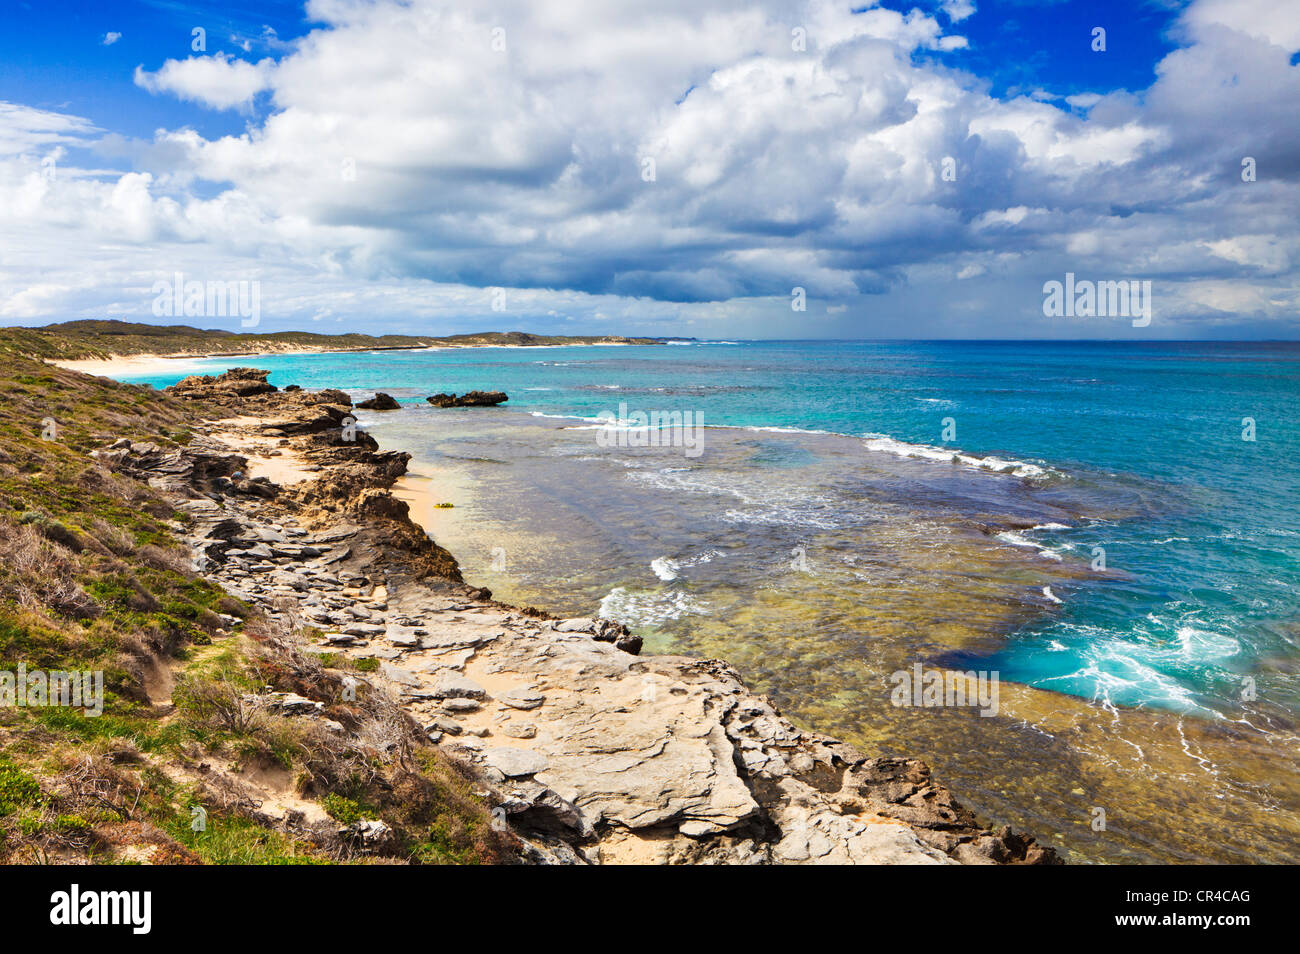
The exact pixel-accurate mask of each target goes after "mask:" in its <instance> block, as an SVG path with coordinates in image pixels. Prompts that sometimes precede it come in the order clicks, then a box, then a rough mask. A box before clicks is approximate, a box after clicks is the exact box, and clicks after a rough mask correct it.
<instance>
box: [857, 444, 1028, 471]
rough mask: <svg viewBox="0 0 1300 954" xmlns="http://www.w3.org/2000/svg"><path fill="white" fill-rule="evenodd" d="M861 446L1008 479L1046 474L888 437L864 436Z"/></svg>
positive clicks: (1020, 465) (1007, 462)
mask: <svg viewBox="0 0 1300 954" xmlns="http://www.w3.org/2000/svg"><path fill="white" fill-rule="evenodd" d="M863 442H864V443H865V444H866V446H867V449H868V450H874V451H883V452H885V453H888V454H893V455H895V456H896V457H913V458H919V459H921V460H932V461H936V462H944V463H954V464H964V465H965V466H967V467H975V468H978V469H980V470H991V471H993V472H994V473H998V474H1010V475H1011V476H1012V477H1043V476H1045V475H1046V474H1047V473H1048V471H1047V470H1046V469H1044V468H1042V467H1039V466H1038V465H1037V464H1029V463H1026V462H1025V461H1022V460H1003V459H1002V458H1000V457H975V456H973V455H971V454H965V453H962V452H961V451H960V450H955V449H953V448H948V447H934V446H932V445H930V444H911V443H908V442H907V441H900V440H898V439H897V438H894V437H890V436H889V435H888V434H864V435H863Z"/></svg>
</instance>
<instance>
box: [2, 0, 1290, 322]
mask: <svg viewBox="0 0 1300 954" xmlns="http://www.w3.org/2000/svg"><path fill="white" fill-rule="evenodd" d="M1280 7H1281V5H1278V4H1274V3H1270V2H1265V0H1191V2H1173V0H1171V2H1137V3H1132V2H1130V3H1118V2H1113V3H1112V2H1104V3H1103V2H1062V3H1044V2H999V3H993V2H987V0H985V2H980V0H943V2H931V3H919V4H915V5H913V4H904V3H897V2H894V0H887V2H885V3H883V4H858V5H853V4H840V3H834V2H828V0H805V2H799V3H793V4H792V3H777V2H772V3H764V2H746V3H740V2H734V0H692V2H686V0H680V2H679V0H660V2H656V3H645V2H640V0H629V2H627V3H624V4H618V5H610V4H605V3H598V2H596V0H569V2H565V3H559V2H541V3H537V2H534V3H524V2H522V0H503V2H502V3H500V4H497V5H495V6H493V7H492V8H491V9H490V10H489V9H488V8H487V7H485V6H483V5H466V4H461V5H457V4H454V3H452V4H447V3H435V2H426V0H311V2H310V3H302V2H288V0H265V2H252V0H237V2H234V3H207V2H177V0H121V2H115V3H94V4H92V3H88V2H75V0H45V2H39V3H38V2H17V3H10V4H9V5H8V6H7V7H6V10H5V13H4V29H3V30H0V199H3V200H5V201H4V202H3V203H0V229H3V230H4V231H5V233H6V234H5V238H6V244H5V247H6V248H7V249H9V251H8V252H7V253H5V254H4V255H3V257H0V319H4V320H6V321H7V323H22V324H39V323H44V322H46V321H55V320H64V319H68V318H80V317H104V316H108V317H121V318H123V319H129V320H162V321H171V320H173V316H168V315H158V314H156V312H157V308H156V307H155V299H156V297H157V296H156V295H155V294H154V293H153V289H154V287H155V286H156V284H157V282H158V281H160V280H162V279H164V278H166V279H167V280H170V279H171V277H172V276H174V275H175V274H176V273H178V272H179V273H182V274H183V275H184V276H185V280H186V281H198V282H221V283H225V282H231V281H252V282H257V283H258V287H259V290H260V315H259V317H258V321H259V326H260V327H262V328H263V329H264V330H274V329H277V328H289V327H313V328H319V330H358V331H374V330H399V329H400V330H410V331H423V330H429V331H458V330H474V329H482V328H497V327H519V328H529V329H533V330H539V331H558V332H566V331H569V332H574V333H579V332H582V333H589V332H618V333H622V332H626V333H654V334H691V335H696V336H700V337H738V336H743V337H769V336H771V337H790V336H815V337H839V338H842V337H858V336H862V337H891V336H898V337H917V336H927V337H965V338H971V337H986V336H987V337H998V338H1014V337H1119V338H1151V337H1156V338H1175V337H1217V338H1224V337H1227V338H1232V337H1296V336H1297V335H1298V334H1300V323H1298V322H1297V316H1296V308H1297V302H1298V301H1300V294H1298V290H1297V281H1296V270H1295V263H1296V261H1297V254H1298V253H1300V247H1298V245H1300V243H1297V236H1296V227H1295V224H1294V223H1295V222H1296V221H1297V218H1298V217H1297V214H1296V213H1297V212H1300V208H1297V206H1298V205H1300V203H1298V202H1297V197H1298V196H1297V181H1298V179H1300V136H1298V135H1297V133H1296V132H1295V126H1296V124H1295V123H1294V116H1293V114H1294V105H1293V104H1294V102H1296V100H1297V97H1298V96H1300V67H1297V66H1296V65H1295V64H1294V63H1293V62H1292V61H1293V60H1295V59H1296V54H1297V50H1298V49H1300V26H1297V24H1296V23H1295V22H1293V21H1295V20H1296V18H1295V17H1291V16H1288V15H1287V13H1286V11H1285V10H1284V9H1280ZM195 27H201V28H202V29H203V30H204V39H205V45H204V49H202V50H198V51H196V50H194V49H192V40H193V34H192V31H193V30H194V28H195ZM1095 27H1101V28H1103V29H1104V30H1105V31H1106V34H1105V47H1106V48H1105V50H1104V51H1096V50H1094V49H1092V46H1093V29H1094V28H1095ZM797 33H802V36H803V41H802V45H800V43H798V42H794V41H792V37H794V36H795V35H796V34H797ZM1247 157H1249V158H1250V160H1251V164H1252V168H1253V169H1254V170H1255V174H1254V177H1253V178H1251V179H1249V180H1246V179H1244V178H1243V175H1242V168H1243V166H1242V164H1243V162H1245V161H1246V159H1247ZM1067 272H1073V273H1075V274H1076V275H1077V276H1079V277H1080V278H1086V279H1095V280H1097V281H1106V280H1134V281H1137V280H1148V281H1151V282H1152V287H1153V289H1154V291H1153V299H1152V300H1153V302H1154V305H1155V308H1154V311H1155V316H1154V320H1153V321H1152V322H1151V324H1150V325H1149V326H1144V327H1134V326H1133V325H1132V324H1131V323H1129V322H1126V321H1119V320H1115V319H1114V318H1102V317H1100V316H1097V317H1094V318H1090V319H1084V320H1068V321H1062V320H1060V319H1059V318H1056V317H1053V316H1050V315H1047V314H1044V311H1043V301H1044V294H1043V286H1044V283H1045V282H1047V281H1050V280H1062V279H1063V278H1064V275H1065V273H1067ZM798 290H801V292H799V291H798ZM796 299H799V300H800V301H801V302H802V303H803V305H804V308H803V310H798V309H797V307H792V302H793V301H794V300H796ZM494 306H495V307H494ZM182 317H184V316H182ZM187 320H189V323H193V324H200V325H206V326H211V327H224V326H228V325H231V324H232V323H233V324H235V325H237V324H238V323H239V322H238V317H237V316H236V317H233V318H232V316H230V315H224V314H217V315H206V314H204V315H198V316H195V317H194V318H193V319H188V318H187Z"/></svg>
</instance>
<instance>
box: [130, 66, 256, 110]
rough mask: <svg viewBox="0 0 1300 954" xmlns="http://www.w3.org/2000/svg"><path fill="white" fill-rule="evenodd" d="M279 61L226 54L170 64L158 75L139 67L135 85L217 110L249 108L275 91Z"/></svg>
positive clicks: (158, 72)
mask: <svg viewBox="0 0 1300 954" xmlns="http://www.w3.org/2000/svg"><path fill="white" fill-rule="evenodd" d="M274 72H275V61H274V60H272V59H271V58H269V57H268V58H266V59H263V60H261V61H260V62H258V63H249V62H247V61H245V60H237V59H234V58H233V57H231V56H230V55H229V54H226V53H214V54H213V55H211V56H192V57H190V58H189V59H186V60H168V61H167V62H165V63H164V64H163V65H162V68H161V69H159V70H158V71H157V72H153V73H150V72H148V71H147V70H145V69H144V67H136V71H135V84H136V85H137V86H139V87H141V88H142V89H147V90H148V91H149V92H151V93H163V92H166V93H173V94H175V95H176V96H178V97H180V98H181V99H185V100H190V101H192V102H196V103H202V104H203V105H204V106H209V107H212V108H213V109H232V108H234V107H236V106H246V105H248V104H249V103H251V102H252V100H253V97H254V96H256V95H257V94H258V93H260V92H262V91H263V90H266V89H269V88H270V87H271V82H272V75H273V73H274Z"/></svg>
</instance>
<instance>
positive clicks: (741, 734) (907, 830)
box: [97, 369, 1059, 864]
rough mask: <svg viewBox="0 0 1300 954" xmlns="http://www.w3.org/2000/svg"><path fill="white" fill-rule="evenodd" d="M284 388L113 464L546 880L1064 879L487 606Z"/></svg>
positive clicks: (639, 670) (212, 570)
mask: <svg viewBox="0 0 1300 954" xmlns="http://www.w3.org/2000/svg"><path fill="white" fill-rule="evenodd" d="M265 378H266V373H265V372H259V371H255V370H253V369H236V370H234V371H231V372H228V373H227V374H225V375H220V376H217V377H205V378H188V379H186V380H185V381H183V382H181V383H180V384H178V385H177V386H176V387H175V389H174V393H176V394H177V395H179V396H181V397H191V398H196V399H198V398H201V399H202V400H204V401H205V402H207V403H208V405H209V406H211V405H212V404H216V405H219V406H221V407H224V408H227V409H229V411H230V419H228V420H224V421H220V422H207V423H205V424H203V425H201V426H200V427H199V431H200V436H199V437H197V438H196V439H195V440H194V441H193V442H192V443H191V444H190V446H188V447H186V448H185V449H184V450H182V451H180V452H176V453H164V452H162V451H160V450H159V448H157V447H156V446H155V445H143V444H139V443H131V442H129V441H126V442H121V441H119V442H118V443H117V444H115V445H113V446H112V447H110V448H106V449H104V450H103V451H100V452H97V454H98V455H99V456H100V457H101V459H103V460H105V462H106V463H109V464H110V465H111V466H115V467H120V468H123V469H126V470H129V471H131V472H133V473H136V474H137V475H139V476H143V477H146V478H148V480H149V482H150V483H151V484H152V485H154V486H155V487H157V488H159V489H161V490H163V491H164V492H166V493H167V494H169V495H170V496H172V497H173V499H174V500H175V503H176V506H177V507H178V508H179V509H182V510H184V511H186V512H188V513H189V514H190V515H191V517H192V520H191V521H190V523H189V525H188V527H187V528H186V530H185V534H186V536H187V539H188V541H189V543H190V545H191V546H192V547H193V550H194V553H195V555H196V559H197V560H198V561H200V565H201V566H202V567H204V571H205V573H207V575H209V576H210V577H211V578H212V579H214V580H215V581H217V582H219V583H220V584H221V585H222V586H224V587H225V588H226V589H227V590H229V591H230V592H231V593H232V594H234V595H236V596H239V597H241V598H243V599H246V600H248V601H250V602H254V603H257V604H259V605H260V606H261V607H262V608H263V609H264V611H266V612H267V613H269V614H271V615H273V616H278V617H280V618H283V619H287V620H288V621H289V622H291V623H295V624H301V623H305V624H307V625H310V626H313V627H316V628H317V629H318V631H319V634H320V635H319V638H318V640H317V642H318V647H317V648H318V651H321V652H331V653H344V654H347V655H349V656H352V657H357V658H363V657H364V658H371V659H374V660H376V661H377V662H378V671H377V672H375V673H374V674H373V675H372V676H370V677H367V678H368V679H370V680H372V681H373V683H374V684H375V685H376V686H378V687H380V688H382V689H385V690H387V691H389V692H391V693H392V694H393V695H394V696H395V697H397V698H398V699H399V700H400V701H401V703H402V705H403V707H404V708H405V709H406V711H407V712H408V713H409V714H410V715H411V717H412V718H414V719H415V720H417V721H418V724H419V725H420V726H421V727H422V728H423V729H424V731H425V732H426V733H427V734H428V736H429V738H430V739H431V740H432V741H434V742H435V743H437V744H438V745H440V746H441V747H442V748H443V749H444V750H445V751H446V752H448V753H449V754H452V755H454V756H457V757H459V758H461V759H463V760H465V761H466V762H467V763H469V764H470V765H472V766H473V767H474V768H475V770H476V772H477V773H478V775H479V777H480V778H481V780H482V782H483V784H484V786H485V790H487V791H489V793H490V797H491V798H492V799H493V801H494V803H495V804H496V805H497V806H498V807H497V812H496V814H497V817H498V818H500V819H501V820H502V821H503V822H504V823H508V824H509V825H510V826H511V827H512V829H513V830H514V831H515V832H516V833H517V834H518V835H519V836H520V838H521V840H522V842H523V844H524V846H525V848H524V857H525V859H526V860H529V861H534V862H538V863H637V862H644V863H726V864H735V863H743V864H751V863H752V864H773V863H774V864H784V863H789V864H809V863H814V864H815V863H822V864H826V863H866V864H951V863H968V864H999V863H1021V864H1053V863H1059V862H1058V859H1057V857H1056V854H1055V852H1054V851H1053V850H1052V849H1051V848H1046V847H1043V846H1041V845H1039V844H1038V843H1037V842H1035V841H1034V839H1033V838H1030V837H1027V836H1023V835H1018V834H1016V833H1014V832H1013V831H1011V830H1010V829H1008V828H1002V829H1000V830H996V831H992V830H988V829H986V828H984V827H982V826H981V825H980V823H979V822H978V820H977V819H976V818H975V817H974V816H973V815H972V813H971V812H969V811H968V810H967V809H965V808H964V807H962V806H961V805H960V804H959V803H958V802H957V801H956V800H955V799H954V798H953V797H952V794H951V793H950V792H949V791H948V790H947V789H946V788H944V787H943V786H942V785H940V784H938V783H936V782H935V781H934V780H933V779H932V778H931V777H930V771H929V769H928V768H927V767H926V765H925V764H924V763H922V762H919V761H916V760H914V759H896V758H866V757H865V756H863V755H862V754H861V753H859V752H857V751H856V750H854V749H853V748H851V747H849V746H847V745H845V744H843V743H841V742H838V741H836V740H834V739H831V738H828V737H826V736H822V735H818V734H816V733H811V732H805V731H802V730H800V729H799V728H797V727H796V726H794V725H793V724H792V723H790V722H789V721H788V720H786V719H785V718H783V717H782V716H781V714H780V713H779V712H778V711H777V710H776V709H775V707H774V706H773V705H772V704H771V703H770V702H769V701H768V700H767V699H765V698H764V697H762V696H759V695H756V694H754V693H752V692H750V691H749V689H748V688H746V686H745V684H744V681H743V680H742V679H741V677H740V675H739V674H738V673H737V672H736V671H735V670H734V669H732V668H731V667H730V666H728V665H727V664H725V663H723V662H720V661H717V660H703V659H693V658H686V657H678V656H648V657H643V656H639V655H637V653H638V652H639V650H640V640H639V638H637V637H636V636H634V635H633V634H631V633H629V632H628V631H627V630H626V629H625V628H624V627H622V626H620V625H619V624H617V623H613V622H611V621H608V620H592V619H563V620H562V619H554V618H551V617H548V616H546V615H545V614H542V613H539V612H538V611H536V610H532V609H519V608H516V607H511V606H507V605H504V604H501V603H499V602H496V601H494V600H492V599H491V595H490V593H488V592H487V591H486V590H476V589H472V588H470V587H467V586H466V585H465V584H464V583H463V582H462V581H461V579H460V574H459V570H458V568H457V567H456V564H455V561H454V559H452V558H451V556H450V554H448V553H447V552H446V551H445V550H443V549H442V548H440V547H438V546H437V545H436V544H435V543H433V542H432V541H430V540H429V539H428V537H427V535H426V534H425V533H424V532H423V531H422V530H421V529H420V528H419V527H418V526H416V525H415V524H414V523H413V522H412V521H411V520H410V518H409V515H408V512H407V508H406V505H405V504H404V503H403V502H401V501H399V500H397V499H396V498H394V497H393V496H392V495H391V494H390V493H389V490H390V488H391V487H392V484H393V482H394V481H395V480H396V479H397V478H398V477H399V476H401V474H402V473H404V472H405V469H406V463H407V460H408V459H409V457H408V455H406V454H401V453H394V452H382V451H380V450H379V449H378V446H377V445H376V443H375V441H374V440H373V439H372V438H370V437H369V436H368V435H366V434H365V433H364V432H360V431H358V432H356V434H355V439H354V440H345V439H344V438H345V436H347V435H348V433H349V432H348V431H347V430H345V428H346V426H347V425H346V424H345V423H344V422H345V419H347V418H348V416H349V412H350V410H351V402H350V400H349V399H348V396H347V395H346V394H344V393H343V392H341V391H322V392H314V393H309V392H305V391H301V390H296V389H295V390H292V391H291V390H288V389H286V390H285V391H283V392H280V391H276V390H275V389H274V388H272V387H271V386H270V385H268V384H266V381H265ZM232 431H233V432H236V433H238V434H239V435H241V437H242V438H244V439H246V440H249V441H251V440H259V441H263V442H265V441H267V440H268V439H269V441H270V443H271V445H272V446H274V447H275V450H274V451H268V452H267V453H277V454H279V455H286V454H287V455H293V456H294V457H295V458H296V459H297V460H298V461H299V464H300V466H301V470H300V472H299V473H297V474H296V475H295V476H298V477H301V478H302V479H298V480H294V481H288V480H285V481H283V482H282V483H280V484H277V483H274V482H272V481H270V480H268V479H266V478H265V477H262V478H258V477H250V476H249V458H248V456H245V455H242V454H239V453H235V452H234V450H233V448H232V447H231V446H230V444H232V443H234V442H235V441H233V440H230V439H229V438H228V437H227V439H226V442H223V440H220V439H218V438H217V437H216V436H215V435H218V434H225V435H229V434H231V432H232ZM371 665H373V664H371ZM303 711H304V713H306V715H304V717H311V716H310V713H311V711H312V709H311V707H310V706H308V707H305V708H304V710H303Z"/></svg>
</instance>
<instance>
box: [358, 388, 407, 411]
mask: <svg viewBox="0 0 1300 954" xmlns="http://www.w3.org/2000/svg"><path fill="white" fill-rule="evenodd" d="M401 406H402V405H400V404H398V403H397V399H396V398H394V397H393V396H392V395H390V394H385V393H384V392H383V391H379V392H377V393H376V394H375V396H374V397H372V398H370V399H368V400H365V401H362V402H361V403H359V404H358V405H357V407H359V408H364V409H365V410H367V411H396V410H397V409H398V408H400V407H401Z"/></svg>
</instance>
